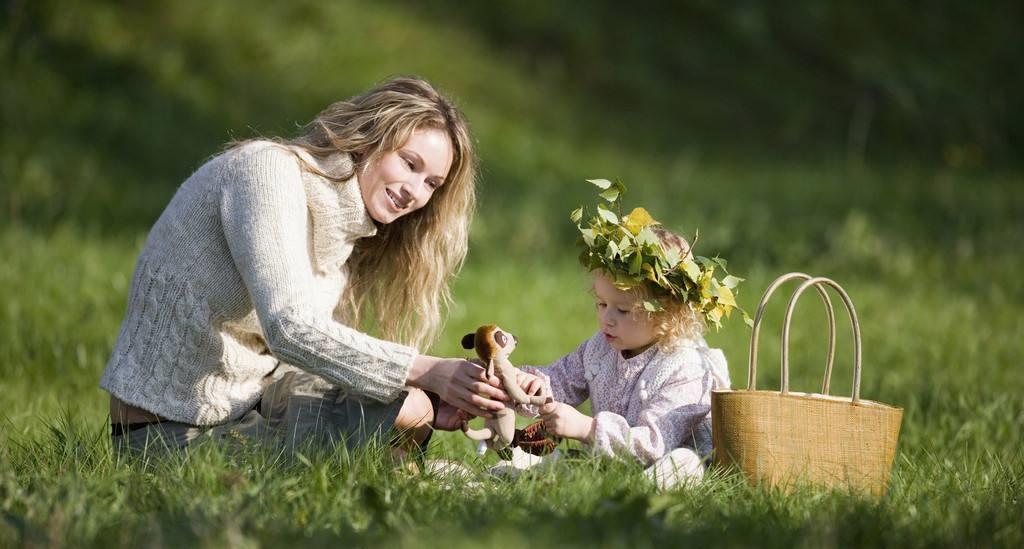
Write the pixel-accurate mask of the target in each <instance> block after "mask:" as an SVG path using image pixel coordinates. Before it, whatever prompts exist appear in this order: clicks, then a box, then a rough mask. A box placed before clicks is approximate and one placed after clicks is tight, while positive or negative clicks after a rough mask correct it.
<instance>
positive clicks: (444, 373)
mask: <svg viewBox="0 0 1024 549" xmlns="http://www.w3.org/2000/svg"><path fill="white" fill-rule="evenodd" d="M406 383H407V384H408V385H411V386H412V387H416V388H419V389H423V390H424V391H433V392H435V393H437V394H438V396H440V397H441V400H442V401H445V402H447V403H449V404H451V405H452V406H455V407H456V408H458V409H460V410H463V411H465V412H468V413H469V414H472V415H473V416H486V417H491V416H493V414H494V412H497V411H498V410H502V409H504V408H505V405H504V404H503V403H502V401H506V400H508V395H506V394H505V391H502V390H501V389H499V387H501V381H499V380H498V378H497V377H496V376H491V379H487V372H486V370H484V369H483V368H481V367H480V366H477V365H476V364H473V363H472V362H470V361H468V360H463V359H461V358H437V357H433V356H427V355H420V356H418V357H416V359H415V360H413V363H412V368H410V369H409V377H408V378H407V379H406Z"/></svg>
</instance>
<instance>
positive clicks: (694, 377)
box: [592, 368, 715, 466]
mask: <svg viewBox="0 0 1024 549" xmlns="http://www.w3.org/2000/svg"><path fill="white" fill-rule="evenodd" d="M698 372H699V373H696V372H694V370H693V369H691V368H680V369H678V370H676V372H675V375H673V376H671V377H670V378H669V379H668V380H666V382H665V383H664V384H663V385H662V386H661V387H658V388H653V390H652V394H650V395H649V396H646V395H645V392H646V391H645V390H644V389H641V401H643V402H644V407H643V410H641V412H640V420H639V421H638V422H637V423H636V424H635V425H630V424H629V422H627V421H626V418H624V417H622V416H621V415H619V414H615V413H612V412H608V411H604V412H600V413H598V414H597V415H596V416H594V419H595V420H596V426H595V429H594V439H593V442H592V445H593V449H594V451H596V452H597V453H600V454H603V455H608V456H622V457H631V458H633V459H636V460H637V461H639V462H641V463H643V464H644V465H645V466H647V465H651V464H652V463H654V462H655V461H657V460H658V458H660V457H662V456H664V455H665V454H667V453H668V452H670V451H671V450H672V449H674V448H677V447H679V446H680V445H681V444H682V442H683V441H684V440H685V438H686V437H688V436H690V434H691V433H692V432H693V430H694V429H695V428H696V427H697V426H698V425H699V424H700V422H701V421H703V420H704V418H705V417H707V415H708V413H710V412H711V390H712V389H713V388H714V387H715V377H714V374H713V373H712V372H710V371H703V370H698Z"/></svg>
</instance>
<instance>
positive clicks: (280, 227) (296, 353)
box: [220, 145, 500, 413]
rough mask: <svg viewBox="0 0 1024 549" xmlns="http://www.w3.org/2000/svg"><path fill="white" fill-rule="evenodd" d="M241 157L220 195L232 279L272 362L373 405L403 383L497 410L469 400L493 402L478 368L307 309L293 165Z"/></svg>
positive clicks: (309, 271) (303, 216) (282, 158)
mask: <svg viewBox="0 0 1024 549" xmlns="http://www.w3.org/2000/svg"><path fill="white" fill-rule="evenodd" d="M239 156H240V157H239V158H237V159H232V162H234V166H233V167H234V169H233V170H231V172H230V174H229V176H228V178H227V180H225V181H224V182H223V185H222V190H221V196H220V217H221V222H222V224H223V229H224V235H225V238H226V239H227V243H228V247H229V249H230V250H231V255H232V258H233V260H234V263H235V265H236V268H237V270H238V275H240V276H241V278H242V281H243V282H244V284H245V287H246V289H247V290H248V293H249V297H250V299H251V300H252V303H253V306H254V307H255V309H256V314H257V316H258V317H259V320H260V325H261V326H262V328H263V333H264V335H265V337H266V340H267V343H268V346H269V347H270V351H271V352H272V353H273V354H274V355H275V356H277V357H278V358H280V359H281V360H283V361H285V362H288V363H289V364H293V365H295V366H298V367H300V368H303V369H305V370H307V371H310V372H312V373H315V374H317V375H319V376H322V377H324V378H325V379H328V380H330V381H331V382H332V383H336V384H338V385H340V386H342V387H345V388H347V389H350V390H352V391H353V392H354V393H357V394H360V395H364V396H367V397H369V398H373V399H375V400H378V401H380V402H391V401H393V400H394V399H395V398H397V397H398V395H399V393H400V392H401V391H402V390H403V389H404V388H405V386H406V384H407V382H408V384H410V385H412V386H415V387H421V388H424V389H427V390H430V391H434V392H437V393H438V394H439V395H441V396H442V398H444V397H445V396H448V397H449V398H451V399H454V400H455V401H457V402H459V403H461V404H462V406H460V407H464V408H463V409H465V410H466V411H468V412H471V413H484V411H485V409H495V408H497V407H498V406H500V403H492V402H491V401H488V400H487V399H484V398H480V397H477V398H475V399H474V398H472V397H469V396H467V394H468V393H470V392H480V393H484V394H490V395H494V394H495V393H494V391H490V390H489V389H490V387H486V384H485V383H481V382H482V381H485V380H483V379H482V374H481V371H482V369H481V368H480V367H478V366H476V365H474V364H472V363H469V362H467V361H462V360H454V359H452V360H444V359H439V358H436V357H428V356H422V355H419V354H418V353H417V351H416V350H415V349H413V348H411V347H407V346H404V345H399V344H397V343H394V342H390V341H384V340H381V339H377V338H374V337H371V336H369V335H367V334H364V333H361V332H359V331H357V330H354V329H352V328H350V327H348V326H345V325H343V324H341V323H338V322H336V321H335V320H334V319H333V318H331V316H330V309H331V307H316V306H314V303H312V302H311V300H313V299H316V296H315V295H314V292H313V291H311V288H313V287H314V286H313V283H314V277H313V266H312V264H311V262H310V257H309V252H308V250H309V241H308V223H309V221H308V215H309V211H308V206H307V204H306V194H305V188H304V185H303V183H302V173H301V171H300V168H299V165H298V162H297V161H296V160H295V157H294V156H293V155H292V153H290V152H289V151H287V150H284V149H282V148H280V147H277V146H273V145H267V146H265V147H264V148H261V149H257V150H253V151H242V152H241V153H240V155H239ZM349 184H352V183H349ZM353 213H354V214H358V213H359V212H353ZM225 275H226V276H230V274H229V273H225ZM450 402H451V401H450ZM452 403H453V404H456V402H452ZM474 404H475V405H474Z"/></svg>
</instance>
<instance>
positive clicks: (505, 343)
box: [462, 324, 517, 362]
mask: <svg viewBox="0 0 1024 549" xmlns="http://www.w3.org/2000/svg"><path fill="white" fill-rule="evenodd" d="M516 341H517V340H516V336H514V335H512V334H511V333H510V332H507V331H505V330H503V329H501V328H500V327H499V326H495V325H494V324H485V325H484V326H481V327H479V328H477V330H476V332H475V333H469V334H466V335H465V337H463V338H462V348H463V349H476V354H477V356H479V357H480V360H483V361H484V362H487V361H489V360H491V359H493V358H508V355H510V354H512V351H514V350H516Z"/></svg>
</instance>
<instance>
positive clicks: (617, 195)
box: [569, 179, 753, 329]
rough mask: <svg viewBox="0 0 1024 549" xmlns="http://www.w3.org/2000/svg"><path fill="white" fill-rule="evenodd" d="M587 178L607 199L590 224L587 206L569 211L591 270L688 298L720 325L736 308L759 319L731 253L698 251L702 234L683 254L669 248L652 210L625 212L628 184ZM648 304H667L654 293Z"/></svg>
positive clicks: (623, 284) (622, 285)
mask: <svg viewBox="0 0 1024 549" xmlns="http://www.w3.org/2000/svg"><path fill="white" fill-rule="evenodd" d="M587 181H588V182H590V183H593V184H594V185H596V186H597V187H598V188H599V189H601V192H600V193H598V196H600V197H601V198H602V199H603V200H604V202H598V204H597V210H596V212H594V215H592V216H591V217H590V218H589V220H588V221H587V223H586V225H583V224H582V221H583V217H584V213H585V212H584V210H583V208H582V207H580V208H576V209H575V210H573V212H572V214H570V216H569V218H570V219H572V222H573V223H575V224H576V227H577V228H578V229H579V230H580V237H579V239H578V240H577V245H579V246H581V247H582V248H583V252H582V253H581V254H580V263H582V264H583V266H584V267H586V268H587V269H589V270H591V271H593V270H597V269H601V270H602V271H604V273H606V274H607V275H608V276H609V278H611V280H612V282H613V283H614V284H615V286H616V287H618V288H619V289H623V290H628V289H630V288H635V287H637V286H640V285H642V284H647V285H648V287H649V288H650V289H652V290H654V293H655V295H657V296H668V295H671V296H673V297H677V298H682V299H683V300H685V301H686V302H688V303H689V304H690V305H691V306H692V307H693V309H694V310H695V311H697V313H699V314H700V315H702V316H703V317H704V320H705V321H706V322H707V323H708V325H714V326H715V328H716V329H720V328H721V327H722V319H723V318H728V317H729V316H730V315H731V314H732V311H733V309H737V310H739V311H740V313H741V314H742V315H743V320H744V322H746V323H747V325H748V326H752V325H753V322H752V321H751V319H750V317H749V316H748V315H747V313H746V311H744V310H743V309H741V308H740V307H739V305H737V304H736V293H737V290H736V287H737V286H738V285H739V283H740V282H742V281H743V279H742V278H738V277H735V276H732V275H730V274H729V272H728V271H727V270H726V267H727V263H726V261H725V259H722V258H720V257H717V256H716V257H713V258H707V257H702V256H698V255H694V254H693V248H694V246H695V245H696V244H697V235H694V237H693V241H692V242H691V243H690V250H689V251H688V252H687V254H686V255H685V256H683V257H680V256H679V253H678V252H676V251H675V250H671V249H670V250H665V249H663V248H662V246H661V241H660V240H659V239H658V236H657V235H656V234H655V232H654V231H653V230H652V229H653V228H654V227H657V226H658V225H660V223H658V221H656V220H655V219H654V218H653V217H651V214H649V213H648V212H647V210H645V209H644V208H634V209H633V211H631V212H629V214H627V215H622V204H621V199H622V195H623V194H625V192H626V186H625V185H623V184H622V183H621V182H619V181H615V182H612V181H609V180H607V179H588V180H587ZM605 202H607V204H605ZM719 269H720V270H721V272H722V273H724V274H725V277H724V278H721V279H718V278H716V277H715V271H716V270H719ZM643 305H644V308H645V309H646V310H648V311H650V312H658V311H661V310H662V307H661V304H660V303H659V302H658V301H657V300H654V299H651V300H646V301H644V303H643Z"/></svg>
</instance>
